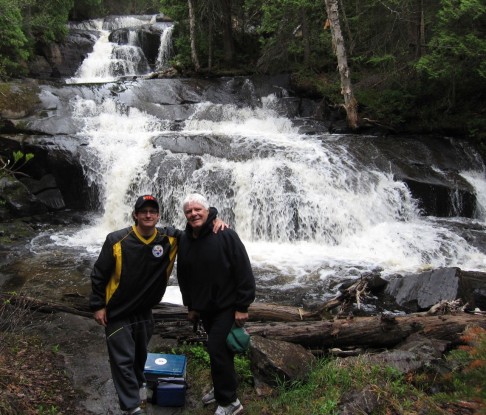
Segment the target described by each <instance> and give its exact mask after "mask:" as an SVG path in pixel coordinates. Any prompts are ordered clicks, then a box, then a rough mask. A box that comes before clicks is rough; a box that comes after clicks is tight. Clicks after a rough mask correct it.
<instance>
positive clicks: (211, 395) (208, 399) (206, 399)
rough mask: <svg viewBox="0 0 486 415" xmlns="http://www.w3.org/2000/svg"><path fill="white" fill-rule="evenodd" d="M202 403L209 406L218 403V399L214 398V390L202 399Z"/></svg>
mask: <svg viewBox="0 0 486 415" xmlns="http://www.w3.org/2000/svg"><path fill="white" fill-rule="evenodd" d="M201 401H202V403H203V404H204V405H209V404H210V403H213V402H216V399H215V398H214V388H213V389H211V390H210V391H209V392H208V393H206V395H204V396H203V397H202V398H201Z"/></svg>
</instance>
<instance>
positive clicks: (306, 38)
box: [301, 8, 311, 66]
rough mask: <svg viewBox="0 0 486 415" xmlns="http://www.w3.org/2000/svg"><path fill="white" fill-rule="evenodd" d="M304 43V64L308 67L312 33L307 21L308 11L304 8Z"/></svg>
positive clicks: (302, 13) (302, 11) (302, 14)
mask: <svg viewBox="0 0 486 415" xmlns="http://www.w3.org/2000/svg"><path fill="white" fill-rule="evenodd" d="M301 16H302V42H303V46H304V63H305V64H306V65H307V66H308V65H309V64H310V56H311V51H310V50H311V48H310V32H309V22H308V19H307V10H306V9H305V8H302V10H301Z"/></svg>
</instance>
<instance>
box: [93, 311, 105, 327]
mask: <svg viewBox="0 0 486 415" xmlns="http://www.w3.org/2000/svg"><path fill="white" fill-rule="evenodd" d="M93 317H94V319H95V321H96V322H97V323H98V324H100V325H101V326H103V327H106V325H107V323H108V319H107V318H106V308H102V309H101V310H98V311H95V312H94V313H93Z"/></svg>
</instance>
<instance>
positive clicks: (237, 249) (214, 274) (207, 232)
mask: <svg viewBox="0 0 486 415" xmlns="http://www.w3.org/2000/svg"><path fill="white" fill-rule="evenodd" d="M213 219H214V215H213V214H212V212H211V211H210V213H209V216H208V220H207V221H206V223H205V224H204V226H203V228H202V229H201V233H200V234H199V237H198V238H196V239H195V238H194V237H193V236H192V228H191V226H190V225H187V227H186V230H185V232H184V233H183V234H182V235H181V237H180V241H179V255H178V259H177V279H178V282H179V287H180V290H181V293H182V299H183V301H184V305H186V306H187V307H188V308H189V310H195V311H200V312H201V311H203V312H211V311H218V310H223V309H227V308H229V307H232V308H234V309H235V310H236V311H241V312H247V311H248V307H249V306H250V304H251V303H252V302H253V301H254V299H255V279H254V276H253V272H252V269H251V264H250V260H249V258H248V254H247V252H246V249H245V247H244V245H243V243H242V242H241V240H240V238H239V237H238V235H237V234H236V232H235V231H233V230H232V229H225V230H223V231H219V232H218V233H217V234H215V233H213V231H212V223H213Z"/></svg>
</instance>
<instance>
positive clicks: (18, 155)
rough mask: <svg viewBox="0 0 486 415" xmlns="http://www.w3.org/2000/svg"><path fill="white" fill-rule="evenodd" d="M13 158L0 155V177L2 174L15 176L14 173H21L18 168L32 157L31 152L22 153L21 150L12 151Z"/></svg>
mask: <svg viewBox="0 0 486 415" xmlns="http://www.w3.org/2000/svg"><path fill="white" fill-rule="evenodd" d="M12 156H13V158H12V159H7V158H6V157H4V156H2V155H0V177H1V176H2V175H4V174H9V175H11V176H15V175H16V174H23V173H21V172H20V169H22V167H24V166H25V165H26V164H27V163H28V162H29V161H30V160H31V159H32V158H33V157H34V155H33V154H32V153H27V154H24V153H23V152H22V151H20V150H19V151H14V152H13V153H12Z"/></svg>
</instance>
